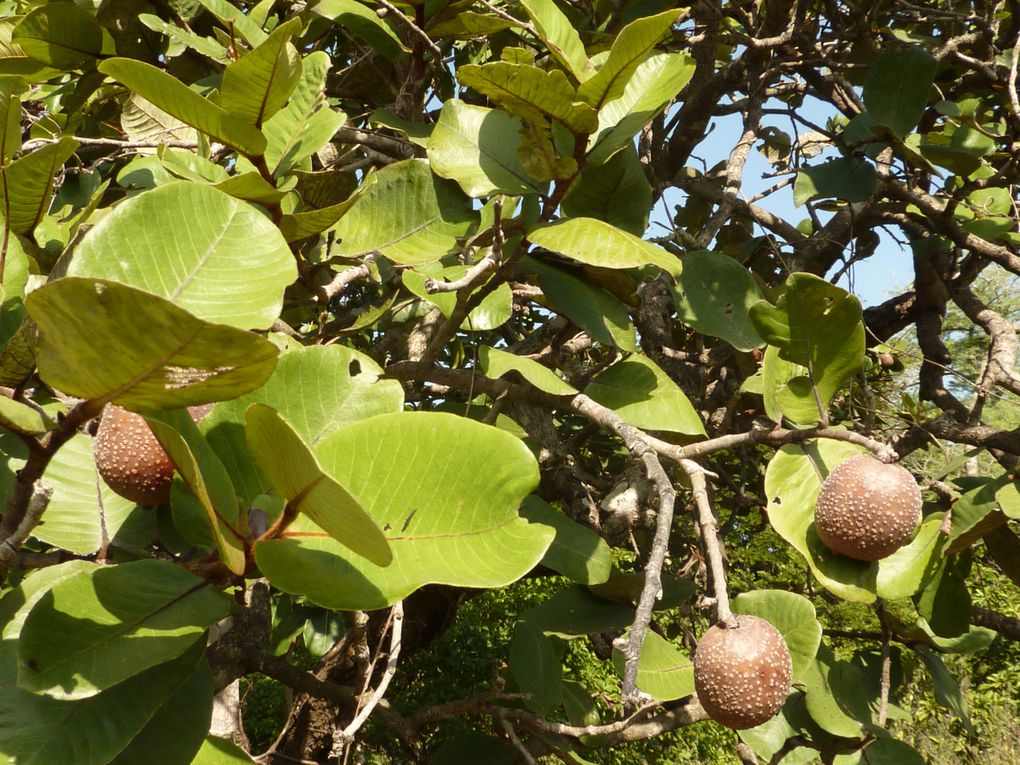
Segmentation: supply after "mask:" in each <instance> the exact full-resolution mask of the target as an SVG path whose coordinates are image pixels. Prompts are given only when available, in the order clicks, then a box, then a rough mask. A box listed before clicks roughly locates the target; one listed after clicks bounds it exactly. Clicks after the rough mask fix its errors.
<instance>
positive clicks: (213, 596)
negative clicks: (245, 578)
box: [18, 560, 230, 700]
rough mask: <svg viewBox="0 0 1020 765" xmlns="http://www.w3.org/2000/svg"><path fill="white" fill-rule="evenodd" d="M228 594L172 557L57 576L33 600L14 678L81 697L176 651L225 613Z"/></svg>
mask: <svg viewBox="0 0 1020 765" xmlns="http://www.w3.org/2000/svg"><path fill="white" fill-rule="evenodd" d="M229 608H230V599H229V598H228V597H227V596H226V595H224V594H223V593H220V592H216V591H214V590H211V589H209V588H208V587H207V586H206V584H205V583H204V582H203V581H202V580H201V579H199V578H198V577H196V576H194V575H193V574H190V573H188V572H187V571H185V570H184V569H182V568H179V567H177V566H174V565H173V564H172V563H168V562H166V561H157V560H139V561H133V562H131V563H120V564H117V565H115V566H105V567H95V568H93V569H90V570H86V571H82V572H80V573H77V574H75V575H73V576H71V577H68V578H67V579H64V580H62V581H61V582H59V583H58V584H57V585H56V586H54V587H53V588H52V589H51V590H49V591H48V592H47V593H46V594H45V595H44V596H43V597H42V598H40V599H39V602H37V603H36V604H35V606H34V607H33V608H32V611H31V613H29V615H28V618H26V619H25V624H24V626H23V627H22V629H21V639H20V640H19V642H18V685H19V686H20V687H21V688H23V689H25V690H28V691H33V692H36V693H44V694H46V695H48V696H52V697H53V698H57V699H68V700H71V699H83V698H88V697H90V696H94V695H95V694H97V693H98V692H99V691H102V690H104V689H107V688H110V687H112V686H114V685H116V684H117V683H120V682H122V681H123V680H126V679H127V678H129V677H132V676H134V675H137V674H138V673H139V672H142V671H144V670H146V669H149V668H150V667H154V666H156V665H158V664H162V663H163V662H166V661H170V660H171V659H175V658H177V657H178V656H180V655H181V654H182V653H184V651H186V650H187V649H188V647H189V646H191V645H192V644H193V643H195V641H196V640H199V639H200V638H201V637H202V636H203V635H204V634H205V630H206V629H207V628H208V627H209V626H210V625H212V624H214V623H216V622H217V621H219V620H220V619H222V618H224V617H225V616H226V615H227V612H228V611H229Z"/></svg>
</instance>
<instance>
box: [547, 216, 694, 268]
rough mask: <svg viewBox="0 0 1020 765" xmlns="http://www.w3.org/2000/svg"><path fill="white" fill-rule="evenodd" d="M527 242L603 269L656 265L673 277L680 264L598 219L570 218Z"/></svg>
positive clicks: (662, 250) (670, 256)
mask: <svg viewBox="0 0 1020 765" xmlns="http://www.w3.org/2000/svg"><path fill="white" fill-rule="evenodd" d="M528 239H530V240H531V241H532V242H534V243H535V244H537V245H538V246H539V247H545V248H546V249H547V250H551V251H552V252H558V253H559V254H560V255H566V256H567V257H568V258H573V259H574V260H576V261H579V262H581V263H587V264H589V265H592V266H601V267H603V268H641V267H642V266H647V265H656V266H658V267H659V268H661V269H662V270H664V271H666V272H667V273H670V274H676V273H679V272H680V261H679V260H678V259H677V258H676V257H674V256H672V255H670V254H669V253H668V252H666V251H665V250H664V249H662V248H661V247H657V246H655V245H654V244H652V243H651V242H646V241H645V240H644V239H641V238H640V237H636V236H634V235H633V234H628V233H627V232H626V231H623V230H622V229H618V228H617V227H616V226H614V225H612V224H610V223H606V222H605V221H601V220H597V219H595V218H568V219H567V220H561V221H557V222H556V223H550V224H547V225H544V226H540V227H538V228H536V229H533V230H532V231H531V232H529V233H528Z"/></svg>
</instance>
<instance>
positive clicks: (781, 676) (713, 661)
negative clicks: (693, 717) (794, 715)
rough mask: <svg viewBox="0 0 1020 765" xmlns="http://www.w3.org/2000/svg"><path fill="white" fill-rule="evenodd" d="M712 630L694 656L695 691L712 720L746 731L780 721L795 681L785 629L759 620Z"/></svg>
mask: <svg viewBox="0 0 1020 765" xmlns="http://www.w3.org/2000/svg"><path fill="white" fill-rule="evenodd" d="M734 619H735V620H736V623H737V626H735V627H730V628H726V627H723V626H722V625H719V624H717V625H715V626H714V627H711V628H710V629H709V630H708V631H707V632H706V633H705V634H704V635H703V636H702V637H701V640H700V641H699V642H698V647H697V648H696V649H695V651H694V688H695V690H696V691H697V693H698V700H699V701H701V706H703V707H704V708H705V711H706V712H707V713H708V716H709V717H711V718H712V719H713V720H715V721H716V722H717V723H719V724H720V725H725V726H727V727H729V728H736V729H738V730H742V729H744V728H753V727H754V726H756V725H761V724H762V723H763V722H766V721H767V720H771V719H772V718H773V717H775V715H776V713H777V712H779V710H780V709H782V706H783V703H784V702H785V701H786V695H787V694H788V693H789V692H790V681H791V680H792V679H793V663H792V662H791V660H790V649H789V648H787V647H786V641H785V640H783V636H782V635H781V634H779V630H777V629H776V628H775V627H773V626H772V625H771V624H769V623H768V622H767V621H765V620H764V619H759V618H758V617H757V616H747V615H744V614H741V615H739V616H734Z"/></svg>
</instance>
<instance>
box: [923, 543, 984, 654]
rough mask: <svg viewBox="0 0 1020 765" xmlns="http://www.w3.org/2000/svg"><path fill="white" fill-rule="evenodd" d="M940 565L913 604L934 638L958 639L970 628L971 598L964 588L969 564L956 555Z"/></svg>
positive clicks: (945, 559)
mask: <svg viewBox="0 0 1020 765" xmlns="http://www.w3.org/2000/svg"><path fill="white" fill-rule="evenodd" d="M941 564H942V565H941V566H939V568H938V570H937V571H936V572H935V573H934V574H933V575H932V576H931V577H930V578H929V580H928V582H927V583H926V584H925V587H924V589H923V590H921V592H920V593H918V594H917V595H916V596H915V598H914V602H915V603H916V605H917V612H918V613H919V614H920V615H921V616H922V617H924V619H925V620H927V622H928V626H929V627H930V628H931V631H932V632H933V633H934V634H935V635H938V636H939V637H947V638H954V637H959V636H960V635H963V634H965V633H966V632H967V630H968V628H969V627H970V607H971V598H970V592H969V590H968V589H967V573H968V571H969V568H970V564H969V562H968V560H967V559H966V558H961V557H960V556H956V555H951V556H949V557H947V558H944V559H943V560H942V561H941Z"/></svg>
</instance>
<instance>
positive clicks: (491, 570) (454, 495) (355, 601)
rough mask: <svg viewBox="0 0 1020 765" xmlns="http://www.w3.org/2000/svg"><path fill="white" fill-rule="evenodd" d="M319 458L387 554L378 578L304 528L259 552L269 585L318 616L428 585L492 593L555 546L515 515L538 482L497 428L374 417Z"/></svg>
mask: <svg viewBox="0 0 1020 765" xmlns="http://www.w3.org/2000/svg"><path fill="white" fill-rule="evenodd" d="M316 455H317V457H318V458H319V463H320V464H321V465H322V467H323V469H324V470H325V471H326V472H327V473H328V474H330V475H332V476H333V478H335V479H336V480H337V481H338V482H339V483H341V484H342V485H343V486H345V487H346V488H347V489H348V491H350V492H351V494H353V495H354V496H355V497H357V498H358V499H359V500H360V502H361V504H362V506H363V507H364V508H365V509H366V510H367V511H368V513H369V515H371V516H372V518H373V519H374V520H375V522H376V523H377V524H379V526H381V527H382V529H383V532H384V533H385V534H386V537H387V539H388V540H389V543H390V549H391V550H392V552H393V563H392V564H391V565H389V566H388V567H386V568H379V567H378V566H375V565H373V564H372V563H370V562H368V561H366V560H365V559H363V558H361V557H360V556H355V555H354V554H353V553H350V552H349V551H347V550H346V549H345V548H343V547H342V546H341V545H340V544H339V543H337V542H335V541H334V540H332V539H330V538H329V537H328V536H327V535H326V534H325V533H324V532H322V531H321V530H320V529H317V528H316V527H315V526H314V525H313V524H311V523H310V522H308V521H306V520H305V519H302V518H299V519H298V520H297V521H295V523H294V524H293V525H292V526H291V527H290V528H289V530H288V531H287V533H286V534H285V535H284V538H283V539H279V540H272V541H265V542H260V543H258V544H256V546H255V557H256V560H257V562H258V564H259V568H260V569H261V570H262V571H263V573H265V575H266V576H267V577H269V579H270V580H271V581H272V582H273V584H274V585H276V586H277V587H279V588H280V589H282V590H284V591H285V592H292V593H302V594H304V595H306V596H307V597H308V598H309V599H310V600H312V601H313V602H315V603H318V604H319V605H322V606H324V607H326V608H331V609H352V608H358V609H375V608H383V607H385V606H387V605H389V604H391V603H393V602H395V601H397V600H399V599H401V598H403V597H405V596H406V595H408V594H409V593H410V592H412V591H413V590H415V589H417V588H418V587H420V586H422V585H424V584H427V583H430V582H434V583H441V584H449V585H454V586H459V587H500V586H503V585H505V584H509V583H510V582H513V581H515V580H516V579H518V578H519V577H521V576H523V575H524V574H525V573H526V572H528V571H529V570H531V568H532V567H534V565H535V564H536V563H538V562H539V561H540V560H541V558H542V556H543V555H544V554H545V551H546V550H547V549H548V547H549V545H550V544H551V543H552V539H553V536H554V532H553V530H552V529H550V528H548V527H547V526H540V525H530V524H528V523H527V522H526V521H525V520H524V519H523V518H520V517H519V516H518V515H517V508H518V507H519V506H520V503H521V501H522V500H523V499H524V497H525V496H527V495H528V494H530V493H531V491H532V490H533V489H534V488H535V486H536V485H537V483H538V467H537V465H536V463H535V458H534V457H533V456H532V454H531V452H530V451H529V450H528V449H527V447H526V446H525V445H524V444H523V443H522V442H521V441H519V440H518V439H516V438H514V437H513V436H511V435H509V434H507V433H504V432H502V431H500V430H497V429H496V428H492V427H488V426H486V425H481V424H479V423H476V422H473V421H470V420H465V419H464V418H462V417H457V416H455V415H449V414H441V413H436V412H402V413H399V414H388V415H381V416H379V417H373V418H372V419H370V420H365V421H363V422H360V423H357V424H355V425H351V426H350V427H347V428H344V429H343V430H341V431H338V432H337V433H334V434H333V435H331V436H329V437H328V438H325V439H323V440H322V441H321V442H320V444H319V446H318V448H317V449H316Z"/></svg>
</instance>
